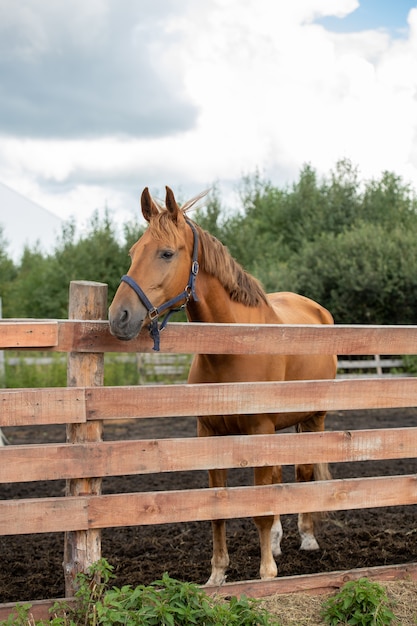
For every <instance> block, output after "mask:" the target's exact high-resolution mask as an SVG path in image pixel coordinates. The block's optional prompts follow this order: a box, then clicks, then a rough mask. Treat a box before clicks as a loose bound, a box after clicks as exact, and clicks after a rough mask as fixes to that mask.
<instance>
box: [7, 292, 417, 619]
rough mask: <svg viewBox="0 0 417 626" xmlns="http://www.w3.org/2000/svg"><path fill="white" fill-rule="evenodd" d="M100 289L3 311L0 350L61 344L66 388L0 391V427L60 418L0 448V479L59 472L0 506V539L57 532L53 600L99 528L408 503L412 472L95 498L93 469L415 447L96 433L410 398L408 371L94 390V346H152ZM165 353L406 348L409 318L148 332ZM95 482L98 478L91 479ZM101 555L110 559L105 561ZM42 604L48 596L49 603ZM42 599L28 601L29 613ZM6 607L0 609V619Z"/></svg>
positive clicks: (311, 584)
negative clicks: (53, 433) (61, 302)
mask: <svg viewBox="0 0 417 626" xmlns="http://www.w3.org/2000/svg"><path fill="white" fill-rule="evenodd" d="M106 300H107V296H106V286H105V285H102V284H100V283H87V282H74V283H71V287H70V308H69V319H68V320H58V321H57V320H55V321H54V320H37V321H34V320H3V321H1V322H0V348H4V349H24V348H25V349H27V348H30V349H38V350H46V351H51V352H55V351H59V352H66V353H68V387H65V388H49V389H2V390H0V405H1V407H2V410H1V413H0V427H7V426H24V425H27V424H31V425H33V424H57V423H59V424H67V443H65V444H47V445H31V446H25V445H16V446H6V447H3V448H1V449H0V480H1V481H3V482H9V483H14V482H19V481H36V480H55V479H58V478H61V479H66V480H67V489H66V496H70V497H54V498H36V499H30V500H26V499H21V500H10V501H1V502H0V535H7V534H13V535H16V534H23V533H44V532H63V533H65V551H64V575H65V583H66V596H72V595H73V591H74V578H75V575H76V573H77V572H78V571H80V570H83V569H85V568H86V567H87V566H88V565H89V564H90V563H92V562H94V561H95V560H97V559H98V558H99V557H100V529H102V528H107V527H120V526H131V525H148V524H163V523H170V522H185V521H191V520H210V519H215V518H225V519H230V518H237V517H249V516H250V517H252V516H253V515H269V514H274V513H282V514H285V513H296V512H300V511H307V510H308V511H313V510H315V511H333V510H343V509H355V508H369V507H383V506H395V505H404V504H416V503H417V477H416V476H415V475H408V476H407V475H398V476H389V477H373V478H372V477H371V478H355V479H344V480H332V481H323V482H316V483H312V484H288V485H287V484H286V485H273V486H262V487H234V488H225V489H197V490H184V491H174V492H163V491H161V492H147V493H124V494H112V495H102V494H101V478H100V477H103V476H116V475H126V474H141V473H153V472H167V471H181V470H202V469H204V470H206V469H209V468H215V467H219V466H221V467H224V468H229V467H230V468H231V467H243V466H245V467H247V466H248V467H252V466H256V465H259V458H260V457H262V462H263V463H265V464H270V465H276V464H280V465H286V464H288V465H293V464H296V463H299V462H301V461H302V462H309V463H315V462H346V461H355V460H374V459H393V458H394V459H395V458H398V459H399V458H410V457H415V456H417V428H407V429H404V428H392V429H389V430H372V431H353V432H348V433H346V432H326V433H304V434H297V435H294V434H281V435H280V436H278V437H276V436H259V435H258V436H253V437H250V436H245V437H226V438H221V437H217V438H216V437H213V438H208V439H205V438H204V439H198V438H186V439H174V440H169V439H163V440H142V441H113V442H103V441H102V440H101V435H102V429H103V425H104V427H105V424H106V421H107V420H113V419H118V418H124V419H141V418H145V417H146V418H150V417H167V418H169V417H175V416H195V415H207V414H233V413H253V412H259V411H262V412H275V411H276V410H277V398H279V410H281V411H309V410H312V409H316V410H328V411H332V410H352V409H367V408H385V407H387V408H389V407H414V406H415V405H416V404H417V401H416V399H417V378H408V377H402V378H381V379H375V378H370V379H364V380H350V379H347V380H322V381H301V382H300V381H297V382H262V383H229V384H211V385H184V384H178V385H159V386H155V385H143V386H135V387H103V386H102V385H103V361H104V353H106V352H131V353H136V352H144V353H149V352H151V351H152V342H151V340H150V338H149V336H148V334H147V332H143V333H141V335H140V336H139V337H138V338H137V339H136V340H134V341H131V342H128V343H125V342H120V341H118V340H116V339H115V338H113V337H112V336H111V335H110V333H109V330H108V324H107V322H106V321H105V319H104V318H105V316H106ZM161 350H163V351H164V352H167V353H186V354H192V353H229V354H240V353H248V354H254V353H279V354H305V353H306V351H308V353H311V354H337V353H339V354H343V355H362V354H380V355H388V354H417V327H416V326H385V327H382V326H334V327H331V326H301V325H283V326H274V325H266V326H255V325H222V324H180V323H173V324H170V325H169V326H168V328H167V329H166V330H165V331H164V333H163V334H162V336H161ZM97 477H98V478H97ZM109 558H110V560H111V555H110V556H109ZM406 573H407V575H409V576H411V577H413V578H417V564H407V565H404V566H396V567H390V568H374V570H372V571H371V570H367V571H366V574H367V575H368V576H369V577H372V576H375V577H377V578H379V579H384V578H385V579H387V578H393V577H398V576H404V575H405V574H406ZM360 575H363V572H361V571H360V570H354V571H350V572H334V573H331V574H316V575H313V576H295V577H290V578H287V579H285V578H278V579H275V580H273V581H245V582H243V583H228V584H225V585H224V587H223V588H222V590H221V592H222V593H225V594H231V593H234V594H238V593H246V594H250V595H254V596H262V595H268V594H272V593H276V592H287V591H294V590H303V589H317V588H326V587H327V588H328V587H329V586H330V587H335V586H340V585H341V584H343V582H344V581H345V580H347V579H350V578H355V577H358V576H360ZM49 604H50V602H49ZM47 606H48V602H34V603H33V613H34V615H35V617H40V616H42V615H45V610H46V609H45V607H47ZM11 610H12V606H11V605H3V606H0V619H1V618H2V617H4V616H6V615H7V614H8V613H10V611H11Z"/></svg>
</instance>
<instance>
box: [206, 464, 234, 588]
mask: <svg viewBox="0 0 417 626" xmlns="http://www.w3.org/2000/svg"><path fill="white" fill-rule="evenodd" d="M226 476H227V471H226V470H224V469H216V470H209V487H225V486H226ZM211 528H212V533H213V556H212V559H211V575H210V578H209V579H208V581H207V585H214V586H216V587H218V586H219V585H222V584H223V583H224V581H225V580H226V569H227V567H228V565H229V553H228V551H227V544H226V521H225V520H224V519H220V520H212V522H211Z"/></svg>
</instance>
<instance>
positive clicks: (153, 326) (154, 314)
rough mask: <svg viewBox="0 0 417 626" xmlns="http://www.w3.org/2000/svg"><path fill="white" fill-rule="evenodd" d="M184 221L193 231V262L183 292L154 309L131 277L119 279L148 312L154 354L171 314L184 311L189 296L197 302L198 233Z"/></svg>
mask: <svg viewBox="0 0 417 626" xmlns="http://www.w3.org/2000/svg"><path fill="white" fill-rule="evenodd" d="M185 221H186V222H187V224H188V225H189V227H190V228H191V230H192V231H193V237H194V243H193V260H192V263H191V270H190V277H189V279H188V284H187V286H186V287H185V289H184V291H182V292H181V293H180V294H178V296H175V298H171V300H168V301H167V302H164V303H163V304H161V305H160V306H159V307H155V306H153V304H152V302H151V301H150V300H149V299H148V297H147V296H146V294H145V292H144V291H143V290H142V288H141V287H139V285H138V283H137V282H136V281H135V280H134V279H133V278H132V277H131V276H128V275H127V274H125V275H124V276H122V278H121V282H124V283H127V284H128V285H129V287H131V288H132V289H133V291H134V292H135V293H136V295H137V296H138V298H139V300H140V301H141V302H142V304H143V305H144V306H145V307H146V310H147V311H148V315H149V319H150V320H151V323H150V324H149V326H148V328H149V333H150V335H151V337H152V339H153V349H154V350H155V351H156V352H159V343H160V337H159V333H160V332H161V330H164V328H165V327H166V325H167V324H168V320H169V318H170V317H171V315H172V314H173V313H176V312H177V311H181V310H182V309H184V308H185V307H186V306H187V304H188V302H189V300H190V298H191V296H192V297H193V299H194V300H195V301H196V302H198V298H197V294H196V292H195V279H196V277H197V274H198V269H199V266H198V233H197V230H196V229H195V227H194V225H193V224H192V222H190V221H189V220H187V219H186V220H185ZM184 298H185V302H184V303H183V304H182V305H181V306H179V307H176V308H175V305H176V304H177V303H178V302H180V301H181V300H183V299H184ZM172 307H174V308H172ZM166 309H169V311H168V313H167V314H166V315H165V317H164V319H163V320H162V323H161V325H160V326H159V325H158V318H159V316H160V315H161V314H162V313H163V312H164V311H166Z"/></svg>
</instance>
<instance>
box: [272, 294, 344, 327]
mask: <svg viewBox="0 0 417 626" xmlns="http://www.w3.org/2000/svg"><path fill="white" fill-rule="evenodd" d="M268 300H269V302H270V303H271V305H272V308H273V309H274V312H275V314H276V315H277V317H278V323H279V324H333V323H334V321H333V317H332V315H331V313H329V311H328V310H327V309H325V308H324V307H323V306H321V305H320V304H318V302H314V300H310V298H306V297H305V296H300V295H299V294H296V293H290V292H288V291H280V292H277V293H269V294H268Z"/></svg>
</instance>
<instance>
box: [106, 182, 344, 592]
mask: <svg viewBox="0 0 417 626" xmlns="http://www.w3.org/2000/svg"><path fill="white" fill-rule="evenodd" d="M202 195H203V194H200V196H196V198H193V199H192V200H190V201H188V202H187V203H185V204H184V205H182V206H181V207H180V206H179V205H178V204H177V201H176V199H175V196H174V193H173V192H172V190H171V189H170V188H169V187H166V199H165V204H163V203H162V202H157V201H155V200H154V199H153V198H152V196H151V194H150V192H149V189H148V188H145V189H144V190H143V192H142V195H141V207H142V214H143V217H144V218H145V220H146V221H147V222H148V227H147V229H146V230H145V232H144V234H143V235H142V236H141V237H140V238H139V240H138V241H137V242H136V243H135V244H134V245H133V246H132V248H131V250H130V258H131V265H130V268H129V270H128V273H127V274H126V275H125V276H123V277H122V280H121V283H120V285H119V286H118V289H117V291H116V293H115V296H114V299H113V301H112V303H111V305H110V308H109V324H110V332H111V334H112V335H113V336H115V337H117V338H118V339H120V340H125V341H128V340H131V339H134V338H135V337H136V336H137V335H138V333H139V332H140V330H141V329H142V326H143V325H144V324H145V323H148V322H149V327H150V331H151V334H152V336H153V337H154V342H155V345H154V349H158V348H159V345H158V342H159V326H158V318H159V317H160V315H162V313H163V312H168V315H169V313H170V312H171V311H172V309H175V310H177V309H178V308H184V309H185V311H186V315H187V318H188V320H189V321H194V322H217V323H226V324H231V323H240V324H333V323H334V322H333V318H332V316H331V314H330V313H329V312H328V311H327V310H326V309H325V308H323V307H322V306H321V305H319V304H318V303H316V302H314V301H313V300H310V299H308V298H306V297H304V296H301V295H297V294H295V293H290V292H281V293H270V294H266V293H265V291H264V289H263V288H262V286H261V284H260V282H259V281H258V280H257V279H256V278H255V277H253V276H251V275H250V274H249V273H248V272H246V271H245V270H244V269H243V267H242V266H241V265H240V264H239V263H238V262H237V261H236V260H234V259H233V257H232V256H231V254H230V253H229V251H228V249H227V248H226V247H225V246H224V245H223V244H222V243H221V242H220V241H219V240H218V239H216V238H215V237H213V236H212V235H211V234H210V233H208V232H207V231H205V230H203V229H202V228H201V227H200V226H199V225H198V224H197V223H196V222H194V221H192V220H191V219H189V217H188V216H187V211H188V210H189V208H191V207H192V206H193V205H194V204H195V202H196V201H197V200H198V199H199V198H200V197H201V196H202ZM139 283H140V284H139ZM184 285H187V286H186V288H185V289H184V288H183V286H184ZM165 323H166V318H165V320H164V322H163V323H162V325H164V324H165ZM335 375H336V357H335V356H332V355H322V356H321V355H288V356H284V355H277V354H262V355H261V354H258V355H234V354H231V355H224V354H223V355H222V354H197V355H195V356H194V358H193V361H192V364H191V367H190V371H189V376H188V382H189V383H191V384H192V383H218V382H221V383H229V382H245V381H284V380H316V379H329V378H330V379H331V378H334V377H335ZM325 416H326V413H325V411H311V412H306V413H281V412H279V398H277V412H276V413H275V414H262V413H260V414H255V415H254V414H252V415H223V416H218V415H213V416H204V417H197V434H198V436H199V437H209V436H212V435H240V434H249V435H256V434H273V433H274V432H275V431H277V430H281V429H284V428H287V427H289V426H295V427H296V430H297V432H306V431H308V432H317V431H323V430H324V422H325ZM253 471H254V483H255V485H267V484H275V483H278V482H281V479H282V476H281V468H280V467H256V468H254V470H253ZM226 474H227V471H226V470H225V469H213V470H209V486H210V487H224V486H225V485H226ZM295 474H296V480H297V481H311V480H328V479H330V478H331V476H330V472H329V470H328V466H327V464H324V463H323V464H316V465H312V464H304V465H297V466H296V469H295ZM254 522H255V524H256V526H257V529H258V533H259V542H260V552H261V560H260V569H259V573H260V577H261V578H262V579H269V578H274V577H276V576H277V574H278V569H277V565H276V561H275V557H277V556H279V555H280V554H281V539H282V525H281V522H280V519H279V516H278V515H276V516H275V517H274V516H271V515H269V516H262V517H255V518H254ZM314 523H315V516H314V515H313V514H312V513H300V514H299V516H298V530H299V533H300V537H301V546H300V548H301V549H302V550H317V549H319V545H318V542H317V540H316V537H315V534H314ZM212 536H213V552H212V560H211V575H210V578H209V579H208V582H207V585H216V586H218V585H221V584H222V583H223V582H224V581H225V578H226V569H227V568H228V565H229V555H228V551H227V545H226V528H225V520H213V521H212Z"/></svg>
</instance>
